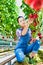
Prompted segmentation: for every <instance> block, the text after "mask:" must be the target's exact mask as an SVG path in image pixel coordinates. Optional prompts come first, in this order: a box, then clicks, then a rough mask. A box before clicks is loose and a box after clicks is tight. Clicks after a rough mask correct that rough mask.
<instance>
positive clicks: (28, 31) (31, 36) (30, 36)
mask: <svg viewBox="0 0 43 65" xmlns="http://www.w3.org/2000/svg"><path fill="white" fill-rule="evenodd" d="M28 33H29V35H30V37H32V34H31V29H29V31H28Z"/></svg>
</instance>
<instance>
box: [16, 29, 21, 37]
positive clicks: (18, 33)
mask: <svg viewBox="0 0 43 65" xmlns="http://www.w3.org/2000/svg"><path fill="white" fill-rule="evenodd" d="M16 35H17V37H20V36H21V30H19V29H17V30H16Z"/></svg>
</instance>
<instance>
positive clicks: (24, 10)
mask: <svg viewBox="0 0 43 65" xmlns="http://www.w3.org/2000/svg"><path fill="white" fill-rule="evenodd" d="M21 8H22V10H23V12H24V13H25V18H26V19H27V18H28V17H29V14H30V13H34V12H35V11H34V10H33V9H32V8H30V6H28V5H27V4H25V3H24V1H22V5H21Z"/></svg>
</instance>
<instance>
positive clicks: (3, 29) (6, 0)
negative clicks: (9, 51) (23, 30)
mask: <svg viewBox="0 0 43 65" xmlns="http://www.w3.org/2000/svg"><path fill="white" fill-rule="evenodd" d="M18 13H19V8H18V6H16V2H15V0H0V33H1V34H3V35H7V36H9V37H10V36H12V37H14V36H15V31H16V28H17V27H18V24H17V17H18Z"/></svg>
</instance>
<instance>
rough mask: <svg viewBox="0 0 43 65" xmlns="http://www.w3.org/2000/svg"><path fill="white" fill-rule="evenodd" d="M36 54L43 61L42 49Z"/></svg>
mask: <svg viewBox="0 0 43 65" xmlns="http://www.w3.org/2000/svg"><path fill="white" fill-rule="evenodd" d="M38 56H39V57H40V59H41V61H42V62H43V51H40V50H39V51H38Z"/></svg>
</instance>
